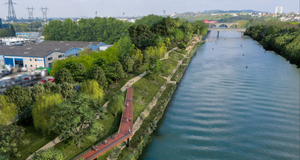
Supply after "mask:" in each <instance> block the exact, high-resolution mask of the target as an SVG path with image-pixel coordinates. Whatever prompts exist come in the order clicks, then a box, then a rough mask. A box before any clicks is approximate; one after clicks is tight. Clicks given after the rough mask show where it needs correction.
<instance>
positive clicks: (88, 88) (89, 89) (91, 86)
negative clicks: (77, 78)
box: [80, 80, 103, 102]
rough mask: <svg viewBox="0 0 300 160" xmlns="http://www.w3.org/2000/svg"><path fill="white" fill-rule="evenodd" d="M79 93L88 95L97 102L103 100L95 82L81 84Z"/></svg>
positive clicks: (89, 81)
mask: <svg viewBox="0 0 300 160" xmlns="http://www.w3.org/2000/svg"><path fill="white" fill-rule="evenodd" d="M80 92H81V93H84V94H87V95H89V96H90V97H92V98H94V99H96V100H98V101H99V102H100V100H101V99H102V98H103V89H102V88H100V86H99V84H98V82H97V81H96V80H88V81H86V82H84V83H82V85H81V88H80Z"/></svg>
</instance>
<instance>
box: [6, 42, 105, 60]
mask: <svg viewBox="0 0 300 160" xmlns="http://www.w3.org/2000/svg"><path fill="white" fill-rule="evenodd" d="M99 43H100V42H79V41H43V42H41V43H29V44H27V45H25V46H3V47H1V48H0V55H3V56H25V57H45V56H47V55H49V54H50V53H52V52H63V53H64V52H66V51H68V50H70V49H71V48H85V47H88V46H89V45H91V44H92V45H95V46H96V45H98V44H99Z"/></svg>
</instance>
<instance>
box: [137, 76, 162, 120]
mask: <svg viewBox="0 0 300 160" xmlns="http://www.w3.org/2000/svg"><path fill="white" fill-rule="evenodd" d="M165 81H166V79H164V78H161V77H159V76H156V82H155V81H154V75H153V74H149V73H148V74H147V75H146V76H145V77H143V78H141V79H140V80H139V81H137V82H136V83H134V84H133V122H135V120H136V119H137V118H138V116H139V115H140V114H141V113H142V112H143V111H144V109H145V108H146V106H147V105H148V104H149V102H150V101H151V100H152V98H153V96H154V95H155V94H156V93H157V91H158V90H159V89H160V87H161V86H162V85H163V84H164V83H165Z"/></svg>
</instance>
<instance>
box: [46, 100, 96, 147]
mask: <svg viewBox="0 0 300 160" xmlns="http://www.w3.org/2000/svg"><path fill="white" fill-rule="evenodd" d="M101 112H102V106H101V105H100V103H99V102H97V101H96V100H94V99H92V98H91V97H90V96H88V95H85V94H76V95H75V96H73V97H72V98H70V100H69V101H67V102H65V103H61V104H59V105H57V107H56V110H53V111H51V112H50V113H51V114H50V120H51V124H52V127H51V129H52V130H54V131H57V133H58V134H59V138H60V139H61V140H69V141H73V142H74V143H75V145H77V146H78V148H80V147H81V142H82V138H83V136H88V138H90V139H93V140H94V139H95V136H97V135H99V134H100V133H101V130H102V124H100V123H99V122H97V121H96V117H97V116H99V114H100V113H101Z"/></svg>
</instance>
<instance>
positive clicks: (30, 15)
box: [26, 7, 34, 20]
mask: <svg viewBox="0 0 300 160" xmlns="http://www.w3.org/2000/svg"><path fill="white" fill-rule="evenodd" d="M26 9H27V10H28V14H29V16H28V19H29V20H33V10H34V8H33V7H31V8H29V7H27V8H26Z"/></svg>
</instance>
